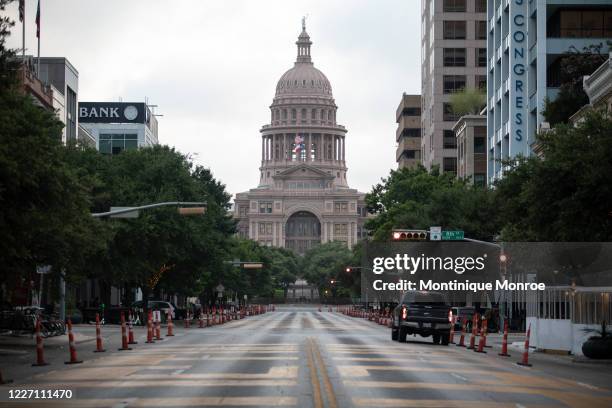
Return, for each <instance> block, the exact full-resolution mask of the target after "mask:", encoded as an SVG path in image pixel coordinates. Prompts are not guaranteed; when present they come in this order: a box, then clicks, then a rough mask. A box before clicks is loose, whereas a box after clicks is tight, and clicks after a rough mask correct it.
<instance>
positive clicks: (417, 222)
mask: <svg viewBox="0 0 612 408" xmlns="http://www.w3.org/2000/svg"><path fill="white" fill-rule="evenodd" d="M491 200H492V197H491V193H490V192H489V191H487V190H485V189H482V188H479V187H475V186H472V185H471V184H469V183H467V182H464V181H462V180H458V179H457V178H456V177H455V176H454V175H452V174H449V173H440V172H439V170H438V169H437V168H434V169H433V170H432V171H431V172H428V171H427V170H425V168H424V167H418V168H414V169H408V168H405V169H401V170H391V173H390V176H389V177H388V178H386V179H382V183H379V184H377V185H375V186H374V187H373V188H372V191H371V192H370V193H368V194H367V195H366V204H367V207H368V211H369V212H370V213H373V214H376V217H375V218H374V219H371V220H369V221H368V223H367V224H366V228H368V229H369V230H370V231H372V234H373V239H374V240H375V241H387V240H389V239H390V237H391V231H392V230H393V229H395V228H417V229H428V228H429V227H430V226H432V225H439V226H442V227H443V228H445V229H462V230H464V231H465V233H466V235H467V236H469V237H472V238H476V239H490V238H491V237H492V236H493V235H494V234H495V231H496V229H497V226H496V223H495V216H494V211H493V207H492V206H491Z"/></svg>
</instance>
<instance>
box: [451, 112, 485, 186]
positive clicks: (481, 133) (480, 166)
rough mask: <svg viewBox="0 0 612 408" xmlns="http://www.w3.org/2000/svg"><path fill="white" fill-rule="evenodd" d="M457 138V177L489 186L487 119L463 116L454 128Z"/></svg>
mask: <svg viewBox="0 0 612 408" xmlns="http://www.w3.org/2000/svg"><path fill="white" fill-rule="evenodd" d="M453 131H454V132H455V135H456V136H457V177H458V178H461V179H466V180H470V181H471V182H472V183H473V184H474V185H476V186H480V187H485V186H486V185H487V117H486V116H485V115H465V116H462V117H461V119H459V121H457V123H456V124H455V127H454V128H453Z"/></svg>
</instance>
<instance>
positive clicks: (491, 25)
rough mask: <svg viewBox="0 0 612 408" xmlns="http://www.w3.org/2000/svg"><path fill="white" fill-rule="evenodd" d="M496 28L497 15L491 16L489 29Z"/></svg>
mask: <svg viewBox="0 0 612 408" xmlns="http://www.w3.org/2000/svg"><path fill="white" fill-rule="evenodd" d="M494 28H495V16H493V17H491V20H489V31H493V29H494Z"/></svg>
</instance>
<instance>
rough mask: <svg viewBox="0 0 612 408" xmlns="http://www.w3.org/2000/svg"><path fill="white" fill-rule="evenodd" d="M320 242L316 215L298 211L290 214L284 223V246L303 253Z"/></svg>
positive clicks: (319, 229) (319, 230)
mask: <svg viewBox="0 0 612 408" xmlns="http://www.w3.org/2000/svg"><path fill="white" fill-rule="evenodd" d="M320 243H321V223H320V222H319V219H318V218H317V216H316V215H314V214H313V213H311V212H308V211H298V212H296V213H295V214H293V215H291V217H289V219H288V220H287V224H286V225H285V247H286V248H288V249H291V250H292V251H295V252H297V253H298V254H300V255H303V254H304V253H305V252H306V251H308V250H309V249H310V248H312V247H314V246H316V245H318V244H320Z"/></svg>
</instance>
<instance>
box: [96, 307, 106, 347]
mask: <svg viewBox="0 0 612 408" xmlns="http://www.w3.org/2000/svg"><path fill="white" fill-rule="evenodd" d="M105 351H106V350H104V347H103V346H102V329H101V328H100V314H98V313H96V349H95V350H94V353H104V352H105Z"/></svg>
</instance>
